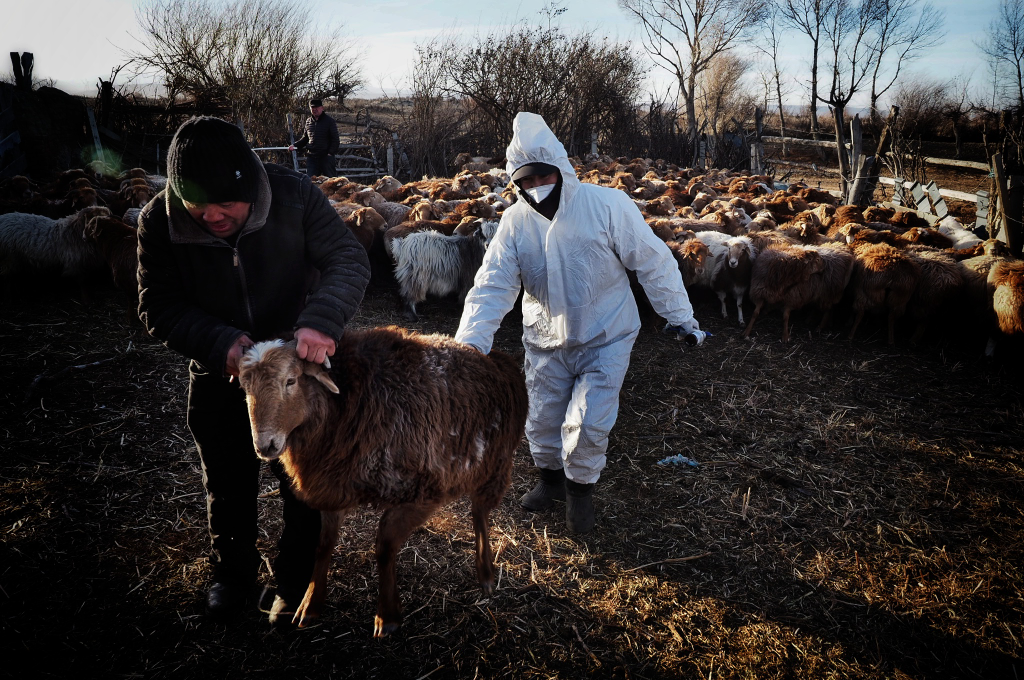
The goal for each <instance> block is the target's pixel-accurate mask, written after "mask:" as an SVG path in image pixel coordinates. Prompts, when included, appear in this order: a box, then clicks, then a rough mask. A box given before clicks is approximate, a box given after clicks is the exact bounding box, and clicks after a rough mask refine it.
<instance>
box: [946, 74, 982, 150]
mask: <svg viewBox="0 0 1024 680" xmlns="http://www.w3.org/2000/svg"><path fill="white" fill-rule="evenodd" d="M970 82H971V78H970V76H968V75H965V74H963V73H961V74H959V75H956V76H954V77H953V79H952V80H950V82H949V89H948V91H947V97H946V100H945V101H944V102H942V106H941V111H942V117H943V118H945V119H946V120H948V121H949V125H950V128H951V129H952V131H953V140H954V143H955V145H956V155H954V156H953V157H954V158H960V156H961V155H962V154H963V129H964V123H966V122H967V119H968V116H969V114H970V112H971V109H972V108H974V107H973V105H972V104H971V101H970Z"/></svg>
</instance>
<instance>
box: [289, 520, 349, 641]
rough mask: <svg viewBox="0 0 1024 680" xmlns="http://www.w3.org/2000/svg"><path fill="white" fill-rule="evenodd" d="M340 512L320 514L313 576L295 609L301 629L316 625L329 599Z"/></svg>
mask: <svg viewBox="0 0 1024 680" xmlns="http://www.w3.org/2000/svg"><path fill="white" fill-rule="evenodd" d="M341 515H342V513H340V512H321V513H320V544H319V545H318V546H317V548H316V561H315V562H314V563H313V575H312V577H311V578H310V580H309V587H307V588H306V594H305V595H304V596H303V598H302V602H300V603H299V606H298V607H297V608H296V609H295V615H294V616H293V617H292V623H294V624H298V626H299V628H305V627H306V626H308V625H310V624H312V623H314V622H315V621H316V620H317V619H319V618H320V614H321V613H322V612H323V608H324V601H325V600H326V598H327V570H328V568H329V567H330V565H331V556H332V555H333V554H334V546H336V545H337V544H338V525H339V524H340V523H341Z"/></svg>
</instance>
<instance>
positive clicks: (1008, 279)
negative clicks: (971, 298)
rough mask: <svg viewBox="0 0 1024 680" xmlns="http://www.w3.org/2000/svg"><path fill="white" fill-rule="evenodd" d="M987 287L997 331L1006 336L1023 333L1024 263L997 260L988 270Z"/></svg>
mask: <svg viewBox="0 0 1024 680" xmlns="http://www.w3.org/2000/svg"><path fill="white" fill-rule="evenodd" d="M988 285H989V288H990V289H991V290H992V308H993V310H994V311H995V313H996V320H997V321H998V322H999V330H1001V331H1002V332H1003V333H1005V334H1006V335H1014V334H1020V333H1024V262H1022V261H1020V260H1004V259H1000V260H998V261H997V262H996V263H995V264H994V265H993V267H992V269H991V270H989V273H988Z"/></svg>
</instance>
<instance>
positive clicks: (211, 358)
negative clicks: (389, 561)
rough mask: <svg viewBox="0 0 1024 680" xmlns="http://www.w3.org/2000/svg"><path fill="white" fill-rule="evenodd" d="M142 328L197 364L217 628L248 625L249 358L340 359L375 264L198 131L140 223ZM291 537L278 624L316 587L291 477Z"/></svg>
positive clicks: (308, 535) (190, 124)
mask: <svg viewBox="0 0 1024 680" xmlns="http://www.w3.org/2000/svg"><path fill="white" fill-rule="evenodd" d="M138 277H139V316H140V318H141V319H142V321H143V323H144V324H145V326H146V328H147V329H148V330H149V332H150V333H151V334H152V335H153V336H155V337H156V338H158V339H160V340H162V341H163V342H164V344H166V345H167V347H169V348H171V349H173V350H175V351H177V352H180V353H181V354H183V355H185V356H186V357H188V358H189V359H191V363H190V365H189V392H188V416H187V417H188V426H189V429H190V430H191V432H192V436H193V438H194V439H195V442H196V448H197V449H198V450H199V456H200V459H201V460H202V465H203V483H204V485H205V487H206V494H207V514H208V521H209V529H210V538H211V542H212V556H211V563H212V565H213V583H212V586H211V588H210V590H209V592H208V594H207V599H206V604H207V608H208V611H209V613H210V614H211V615H214V616H219V617H223V616H226V615H229V614H232V613H235V612H237V611H239V610H240V609H241V608H242V607H243V606H244V604H245V603H246V600H247V599H248V598H249V596H250V595H251V594H252V593H253V592H254V588H255V584H256V575H257V571H258V567H259V564H260V563H261V558H260V554H259V551H258V550H257V549H256V536H257V505H256V497H257V492H258V487H259V476H260V462H259V459H258V458H257V457H256V454H255V451H254V450H253V444H252V434H251V431H250V427H249V417H248V412H247V410H246V404H245V394H244V392H243V391H242V390H241V388H239V386H238V383H237V381H234V377H235V376H237V375H238V361H239V358H240V357H241V355H242V351H243V350H244V349H245V348H246V347H248V346H250V345H252V344H253V343H254V342H259V341H261V340H266V339H268V338H271V337H275V336H278V335H280V334H284V333H290V332H293V333H294V335H295V338H296V340H297V341H298V343H297V344H298V346H297V348H296V349H297V352H298V355H299V357H300V358H302V359H307V360H309V361H316V362H321V363H322V362H323V361H324V359H325V357H327V356H329V355H331V354H333V353H334V350H335V346H336V343H337V341H338V340H339V339H340V337H341V334H342V332H343V330H344V328H345V324H346V323H347V322H348V321H349V319H351V318H352V316H353V314H355V312H356V308H357V307H358V305H359V303H360V301H361V300H362V296H363V290H364V289H365V287H366V284H367V281H368V279H369V262H368V260H367V257H366V252H365V251H364V250H363V247H362V246H361V245H359V242H358V241H357V240H356V239H355V237H354V236H353V235H352V233H351V232H349V230H348V229H347V228H346V227H345V225H344V224H343V223H342V221H341V219H340V218H339V217H338V216H337V214H336V213H335V212H334V210H333V209H332V208H331V206H330V204H329V203H328V201H327V199H326V198H325V197H324V195H323V194H322V193H321V192H320V191H319V190H318V189H317V188H316V187H315V186H313V184H312V183H311V182H310V181H309V179H308V178H307V177H305V176H303V175H301V174H298V173H295V172H292V171H290V170H287V169H285V168H282V167H280V166H277V165H272V164H267V165H264V164H263V163H261V162H260V160H259V159H258V158H257V157H256V155H255V154H254V153H253V152H252V151H251V150H250V148H249V145H248V144H247V143H246V141H245V138H244V137H243V135H242V133H241V131H240V130H239V129H238V128H237V127H235V126H234V125H231V124H230V123H227V122H225V121H223V120H220V119H217V118H209V117H206V118H192V119H191V120H189V121H187V122H185V123H184V124H183V125H182V126H181V127H180V128H179V129H178V131H177V132H176V133H175V135H174V139H172V140H171V145H170V147H169V148H168V154H167V188H166V190H165V191H163V192H161V193H160V194H159V195H158V196H157V197H156V198H155V199H154V200H153V201H151V202H150V203H149V205H147V206H146V207H145V208H144V209H143V211H142V214H141V215H140V217H139V270H138ZM271 469H272V470H273V472H274V474H275V475H276V476H277V477H278V479H280V481H281V485H280V487H281V497H282V498H283V500H284V530H283V532H282V534H281V538H280V541H279V543H278V553H279V554H278V557H277V560H276V561H275V563H274V572H275V576H276V578H277V597H276V598H275V600H274V604H273V606H272V608H271V621H272V622H275V621H277V620H281V621H286V622H288V621H290V620H291V615H290V613H291V612H294V611H295V607H296V606H297V605H298V603H299V602H300V601H301V599H302V596H303V594H304V592H305V589H306V586H307V584H308V583H309V578H310V575H311V573H312V567H313V560H314V553H315V550H316V546H317V543H318V540H319V535H320V513H319V512H317V511H315V510H312V509H310V508H308V507H307V506H305V505H304V504H303V503H302V502H301V501H299V500H298V499H297V498H296V497H295V494H294V491H293V488H292V484H291V482H290V480H289V479H288V477H287V475H286V474H285V473H284V470H283V469H282V468H281V467H280V466H279V465H272V466H271Z"/></svg>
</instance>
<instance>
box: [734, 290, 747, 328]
mask: <svg viewBox="0 0 1024 680" xmlns="http://www.w3.org/2000/svg"><path fill="white" fill-rule="evenodd" d="M746 292H747V290H746V288H737V289H736V290H734V291H733V293H735V295H736V314H737V315H739V322H740V325H741V326H742V325H743V294H744V293H746Z"/></svg>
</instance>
